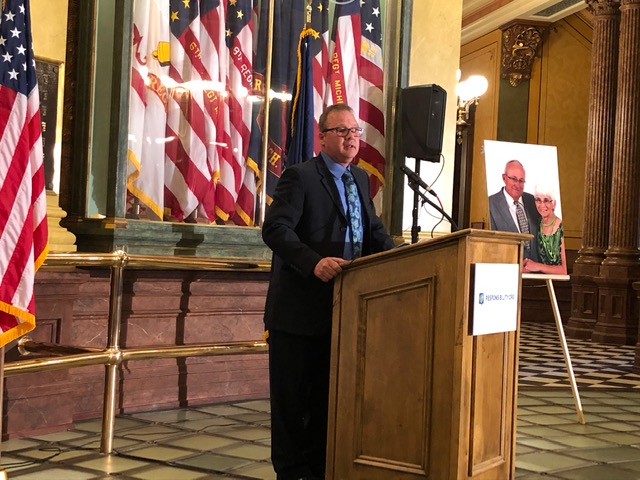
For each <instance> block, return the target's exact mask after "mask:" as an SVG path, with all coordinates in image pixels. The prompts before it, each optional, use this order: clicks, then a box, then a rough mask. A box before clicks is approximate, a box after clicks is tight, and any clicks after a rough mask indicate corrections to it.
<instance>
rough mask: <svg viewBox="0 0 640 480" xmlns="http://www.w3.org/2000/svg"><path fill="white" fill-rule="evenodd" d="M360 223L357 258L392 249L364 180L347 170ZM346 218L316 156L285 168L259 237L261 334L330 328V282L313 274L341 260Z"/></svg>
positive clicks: (319, 332)
mask: <svg viewBox="0 0 640 480" xmlns="http://www.w3.org/2000/svg"><path fill="white" fill-rule="evenodd" d="M350 168H351V172H352V174H353V176H354V178H355V181H356V184H357V186H358V193H359V194H360V201H361V204H362V215H363V221H364V239H363V250H362V252H363V255H369V254H372V253H376V252H382V251H384V250H388V249H390V248H393V246H394V245H393V240H392V239H391V237H390V236H389V235H388V234H387V232H386V230H385V228H384V226H383V224H382V222H381V220H380V219H379V218H378V216H377V215H376V212H375V208H374V206H373V202H372V201H371V198H370V193H369V192H370V190H369V177H368V176H367V174H366V172H365V171H364V170H362V169H360V168H358V167H356V166H355V165H352V166H351V167H350ZM346 229H347V217H346V214H345V212H344V209H343V207H342V202H341V200H340V194H339V193H338V188H337V187H336V184H335V181H334V178H333V176H332V175H331V172H329V169H328V168H327V166H326V165H325V163H324V161H323V160H322V158H321V157H314V158H313V159H311V160H308V161H306V162H303V163H300V164H298V165H295V166H292V167H289V168H287V169H286V170H285V171H284V172H283V174H282V177H281V178H280V180H279V181H278V185H277V186H276V190H275V193H274V196H273V202H272V203H271V205H270V206H269V207H268V209H267V212H266V217H265V221H264V225H263V227H262V238H263V240H264V242H265V243H266V244H267V245H268V246H269V248H271V250H272V251H273V261H272V265H271V280H270V282H269V290H268V292H267V301H266V305H265V316H264V319H265V324H266V327H267V329H276V330H280V331H284V332H287V333H294V334H298V335H322V334H324V333H326V332H327V331H329V329H330V327H331V316H332V313H333V312H332V303H333V281H330V282H323V281H322V280H320V279H319V278H317V277H316V276H315V275H314V274H313V269H314V268H315V266H316V264H317V263H318V262H319V261H320V260H321V259H322V258H324V257H340V258H342V256H343V251H344V243H345V241H344V240H345V232H346Z"/></svg>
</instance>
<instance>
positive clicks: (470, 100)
mask: <svg viewBox="0 0 640 480" xmlns="http://www.w3.org/2000/svg"><path fill="white" fill-rule="evenodd" d="M487 88H489V82H488V81H487V79H486V78H484V77H483V76H482V75H471V76H470V77H469V78H467V79H466V80H464V81H462V82H458V85H457V87H456V95H457V96H458V118H457V120H456V124H457V125H458V126H459V127H463V126H466V125H467V120H469V109H470V108H471V106H472V105H477V104H478V101H479V100H480V97H481V96H482V95H483V94H484V93H485V92H486V91H487Z"/></svg>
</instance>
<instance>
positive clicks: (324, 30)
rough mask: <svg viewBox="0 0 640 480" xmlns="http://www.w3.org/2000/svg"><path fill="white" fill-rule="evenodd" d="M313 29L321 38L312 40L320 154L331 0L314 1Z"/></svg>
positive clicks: (314, 97)
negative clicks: (320, 128) (320, 127)
mask: <svg viewBox="0 0 640 480" xmlns="http://www.w3.org/2000/svg"><path fill="white" fill-rule="evenodd" d="M311 7H312V11H311V28H313V29H314V30H315V31H316V32H318V33H319V37H317V38H316V37H314V38H313V39H312V40H311V55H312V57H313V63H312V65H313V67H312V70H313V112H314V120H315V121H314V128H313V131H314V135H313V138H314V148H313V152H314V154H316V155H317V154H318V153H320V144H319V138H318V134H319V132H320V130H319V128H318V121H319V120H320V115H321V114H322V111H323V110H324V107H325V96H326V91H327V78H328V73H329V0H313V2H312V4H311Z"/></svg>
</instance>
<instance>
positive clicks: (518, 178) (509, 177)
mask: <svg viewBox="0 0 640 480" xmlns="http://www.w3.org/2000/svg"><path fill="white" fill-rule="evenodd" d="M502 181H503V182H504V187H502V188H501V189H500V191H499V192H498V193H494V194H493V195H491V196H490V197H489V216H490V218H491V230H500V231H503V232H516V233H530V234H532V235H533V239H532V240H530V241H527V242H526V243H525V249H524V258H529V259H532V260H533V261H536V262H538V261H539V260H540V259H539V256H538V248H537V243H536V237H537V235H538V226H539V225H540V214H539V213H538V210H537V209H536V203H535V200H534V197H533V195H531V194H530V193H527V192H525V191H524V184H525V182H526V174H525V171H524V167H523V166H522V164H521V163H520V162H519V161H518V160H509V161H508V162H507V164H506V165H505V167H504V173H503V174H502Z"/></svg>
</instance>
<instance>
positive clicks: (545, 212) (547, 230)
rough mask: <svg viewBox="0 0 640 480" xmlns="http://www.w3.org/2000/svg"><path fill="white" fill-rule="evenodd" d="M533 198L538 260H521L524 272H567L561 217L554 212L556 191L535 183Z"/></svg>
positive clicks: (559, 273) (563, 273) (562, 273)
mask: <svg viewBox="0 0 640 480" xmlns="http://www.w3.org/2000/svg"><path fill="white" fill-rule="evenodd" d="M534 192H535V194H534V200H535V203H536V209H537V210H538V213H540V217H541V218H540V226H539V229H538V238H537V240H538V241H537V244H538V245H537V247H538V255H539V258H540V262H534V261H533V260H530V259H528V258H525V259H524V261H523V271H524V272H525V273H551V274H558V275H566V274H567V259H566V256H565V252H564V236H563V229H562V219H561V218H560V217H558V216H557V215H556V214H555V209H556V193H555V190H554V189H553V188H552V187H549V186H544V185H536V188H535V191H534Z"/></svg>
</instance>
